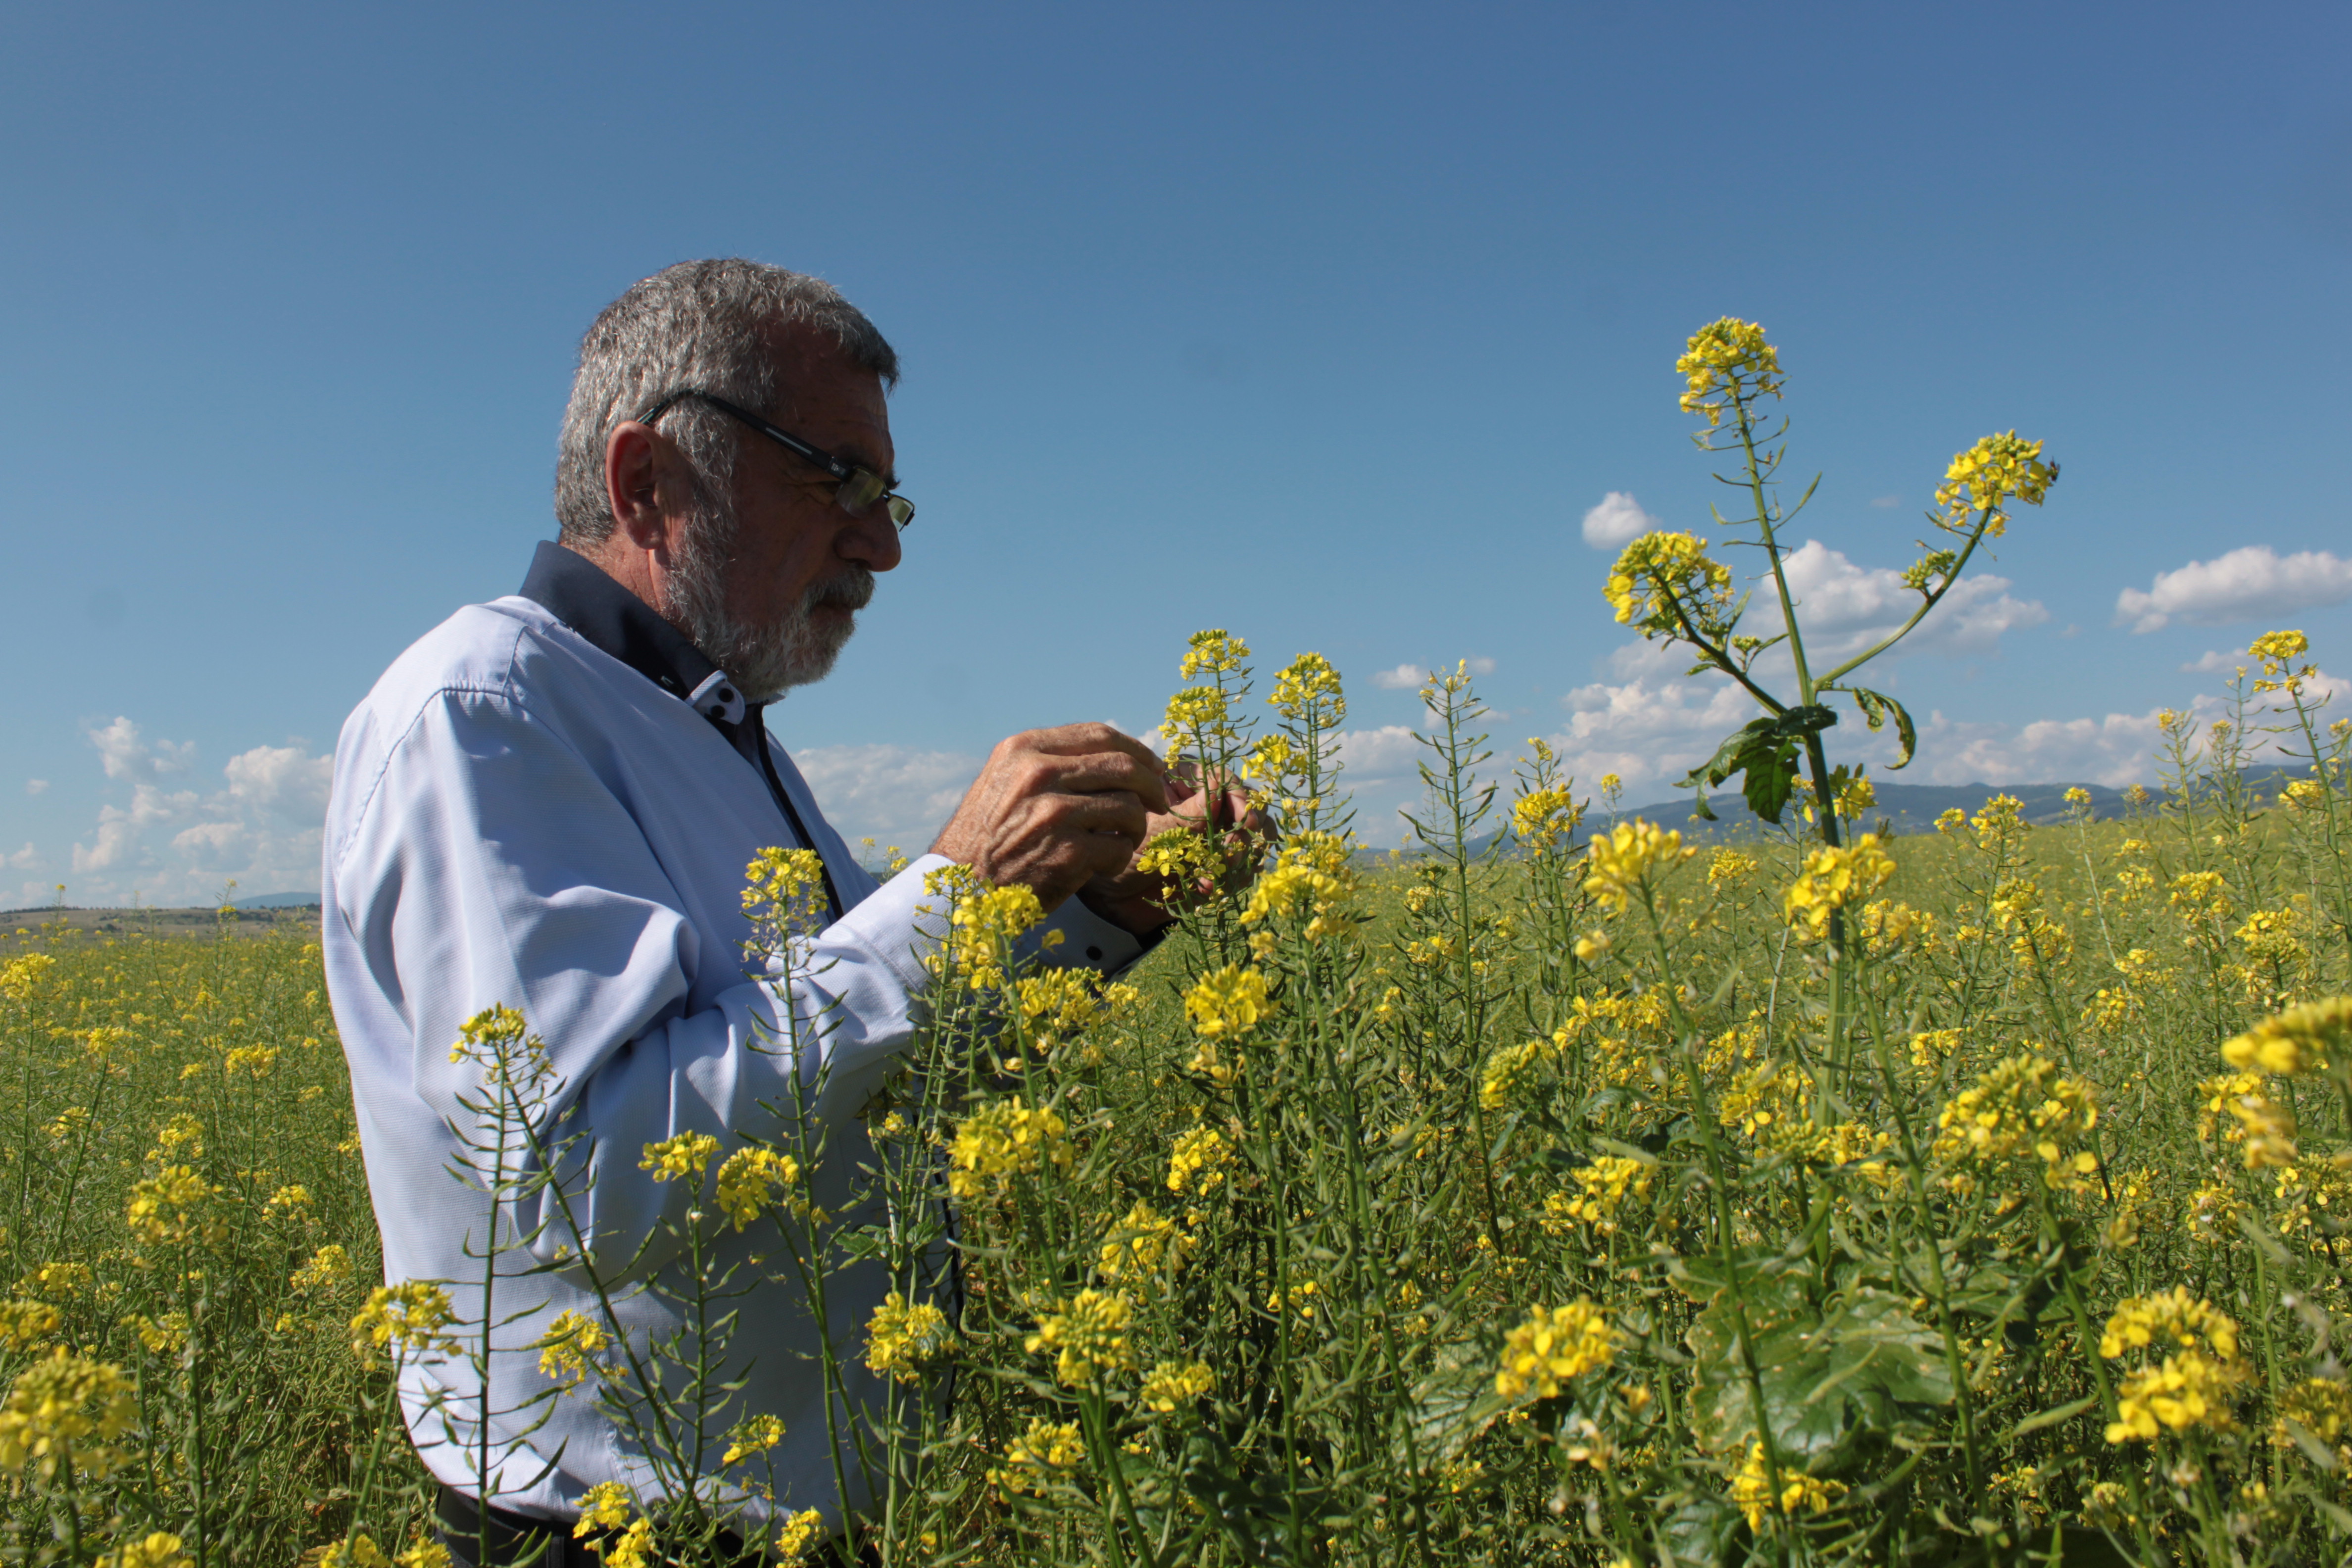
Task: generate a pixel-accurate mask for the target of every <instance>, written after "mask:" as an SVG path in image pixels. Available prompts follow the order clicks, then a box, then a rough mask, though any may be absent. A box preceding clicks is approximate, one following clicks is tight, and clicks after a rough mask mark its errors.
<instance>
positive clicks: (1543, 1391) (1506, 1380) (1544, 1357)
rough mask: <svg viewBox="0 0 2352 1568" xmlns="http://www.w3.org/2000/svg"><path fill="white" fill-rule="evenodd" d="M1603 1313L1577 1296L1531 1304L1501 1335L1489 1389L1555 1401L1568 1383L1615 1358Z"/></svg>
mask: <svg viewBox="0 0 2352 1568" xmlns="http://www.w3.org/2000/svg"><path fill="white" fill-rule="evenodd" d="M1616 1353H1617V1350H1616V1337H1615V1333H1614V1331H1612V1329H1611V1328H1610V1326H1609V1318H1608V1314H1607V1312H1606V1311H1605V1310H1603V1309H1602V1308H1601V1307H1600V1306H1599V1305H1598V1304H1596V1303H1594V1302H1592V1301H1589V1300H1583V1299H1581V1298H1579V1299H1578V1300H1573V1301H1570V1302H1569V1303H1568V1304H1567V1305H1566V1306H1563V1307H1536V1308H1532V1309H1530V1310H1529V1311H1528V1316H1527V1319H1526V1321H1523V1322H1521V1323H1519V1324H1517V1326H1515V1327H1514V1328H1512V1329H1511V1330H1510V1331H1509V1332H1507V1333H1506V1334H1505V1335H1504V1336H1503V1353H1502V1358H1501V1362H1500V1364H1499V1365H1498V1366H1497V1367H1496V1372H1495V1392H1496V1394H1498V1395H1499V1396H1501V1397H1502V1398H1505V1399H1522V1398H1525V1399H1556V1398H1558V1397H1559V1390H1560V1384H1564V1383H1570V1382H1573V1381H1574V1380H1575V1379H1577V1378H1579V1377H1581V1376H1583V1375H1584V1374H1585V1373H1588V1372H1591V1371H1592V1370H1594V1369H1595V1368H1597V1367H1603V1366H1607V1365H1608V1364H1609V1363H1610V1362H1611V1361H1612V1360H1614V1359H1615V1357H1616Z"/></svg>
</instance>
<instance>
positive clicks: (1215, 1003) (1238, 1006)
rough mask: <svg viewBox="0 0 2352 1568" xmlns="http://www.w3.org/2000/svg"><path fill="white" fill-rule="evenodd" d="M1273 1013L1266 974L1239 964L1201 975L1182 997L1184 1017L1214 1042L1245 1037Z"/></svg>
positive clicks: (1195, 1030)
mask: <svg viewBox="0 0 2352 1568" xmlns="http://www.w3.org/2000/svg"><path fill="white" fill-rule="evenodd" d="M1273 1010H1274V1005H1273V1003H1272V1002H1271V1001H1270V1000H1269V999H1268V995H1267V989H1266V978H1265V972H1264V971H1262V970H1256V969H1251V968H1249V967H1247V966H1245V965H1243V964H1238V963H1229V964H1227V965H1226V966H1225V967H1224V968H1223V969H1219V970H1213V971H1212V972H1211V973H1206V974H1203V975H1202V976H1201V978H1200V979H1199V980H1198V981H1195V982H1194V983H1193V985H1192V989H1191V990H1190V991H1187V992H1186V993H1184V1016H1186V1017H1187V1018H1190V1019H1191V1020H1192V1028H1193V1030H1194V1032H1195V1033H1198V1034H1200V1035H1202V1036H1205V1037H1208V1038H1210V1039H1234V1038H1238V1037H1241V1036H1243V1035H1246V1034H1248V1033H1249V1032H1250V1031H1251V1030H1252V1029H1255V1028H1256V1027H1257V1026H1258V1021H1259V1020H1260V1019H1262V1018H1264V1017H1265V1016H1266V1015H1267V1014H1268V1013H1270V1012H1272V1011H1273Z"/></svg>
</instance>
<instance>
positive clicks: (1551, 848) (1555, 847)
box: [1511, 741, 1584, 855]
mask: <svg viewBox="0 0 2352 1568" xmlns="http://www.w3.org/2000/svg"><path fill="white" fill-rule="evenodd" d="M1535 743H1536V744H1538V745H1541V744H1542V743H1543V742H1539V741H1538V742H1535ZM1583 820H1584V808H1583V807H1582V806H1580V805H1577V803H1576V799H1575V796H1574V795H1571V794H1570V791H1569V788H1568V786H1567V785H1566V784H1552V785H1549V787H1547V788H1544V789H1531V790H1528V792H1527V793H1526V794H1524V795H1520V796H1519V798H1518V799H1517V800H1515V801H1513V802H1512V803H1511V836H1512V837H1515V838H1517V840H1518V841H1519V842H1520V843H1521V844H1522V845H1524V846H1526V847H1527V850H1528V854H1530V855H1550V854H1555V853H1557V852H1558V851H1559V847H1560V845H1561V843H1562V842H1563V841H1565V840H1567V839H1570V838H1572V837H1575V835H1576V829H1577V825H1578V824H1580V823H1581V822H1582V821H1583Z"/></svg>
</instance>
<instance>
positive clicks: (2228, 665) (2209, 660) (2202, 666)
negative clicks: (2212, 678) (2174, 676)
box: [2180, 647, 2247, 675]
mask: <svg viewBox="0 0 2352 1568" xmlns="http://www.w3.org/2000/svg"><path fill="white" fill-rule="evenodd" d="M2246 665H2247V658H2246V656H2245V655H2244V654H2242V653H2239V652H2234V651H2232V650H2231V649H2229V648H2219V647H2217V648H2215V649H2213V650H2212V651H2211V652H2210V653H2208V654H2206V655H2205V656H2204V657H2203V658H2195V659H2191V660H2190V661H2189V662H2188V663H2187V664H2184V665H2182V666H2181V667H2180V673H2181V674H2183V675H2220V674H2223V673H2225V672H2228V671H2231V670H2238V669H2243V668H2246Z"/></svg>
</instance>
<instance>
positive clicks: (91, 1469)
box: [0, 1345, 139, 1485]
mask: <svg viewBox="0 0 2352 1568" xmlns="http://www.w3.org/2000/svg"><path fill="white" fill-rule="evenodd" d="M138 1420H139V1405H138V1399H137V1391H136V1389H135V1387H134V1385H133V1384H132V1383H131V1379H130V1378H128V1377H126V1376H124V1375H123V1373H122V1369H121V1367H119V1366H115V1365H113V1364H111V1363H107V1362H102V1361H95V1360H92V1359H90V1358H89V1357H87V1356H79V1355H73V1354H70V1353H69V1352H68V1351H67V1350H66V1348H65V1347H64V1346H63V1345H59V1346H58V1347H57V1348H56V1349H55V1350H54V1351H52V1352H50V1353H49V1355H48V1357H47V1359H46V1360H42V1361H36V1362H34V1363H32V1364H31V1365H29V1366H27V1367H26V1368H25V1369H24V1370H23V1371H22V1372H19V1373H17V1374H16V1383H15V1384H13V1385H12V1386H11V1387H10V1388H9V1390H8V1397H7V1399H6V1400H5V1402H0V1475H5V1476H15V1477H20V1478H30V1479H37V1480H39V1481H40V1482H41V1483H42V1484H43V1485H47V1483H49V1482H52V1481H54V1480H56V1479H57V1478H58V1473H59V1472H60V1471H61V1470H65V1469H67V1468H71V1470H72V1472H73V1473H74V1474H75V1475H77V1476H79V1477H82V1478H85V1479H90V1480H102V1479H105V1478H106V1477H107V1476H109V1475H110V1474H112V1473H113V1471H114V1469H115V1468H116V1467H117V1466H119V1465H121V1463H122V1462H123V1460H124V1458H126V1456H125V1455H123V1454H122V1453H121V1451H120V1450H118V1449H117V1448H115V1447H113V1440H114V1439H115V1438H117V1437H119V1436H121V1435H122V1434H123V1433H125V1432H128V1431H130V1430H131V1427H132V1426H136V1425H137V1424H138Z"/></svg>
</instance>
